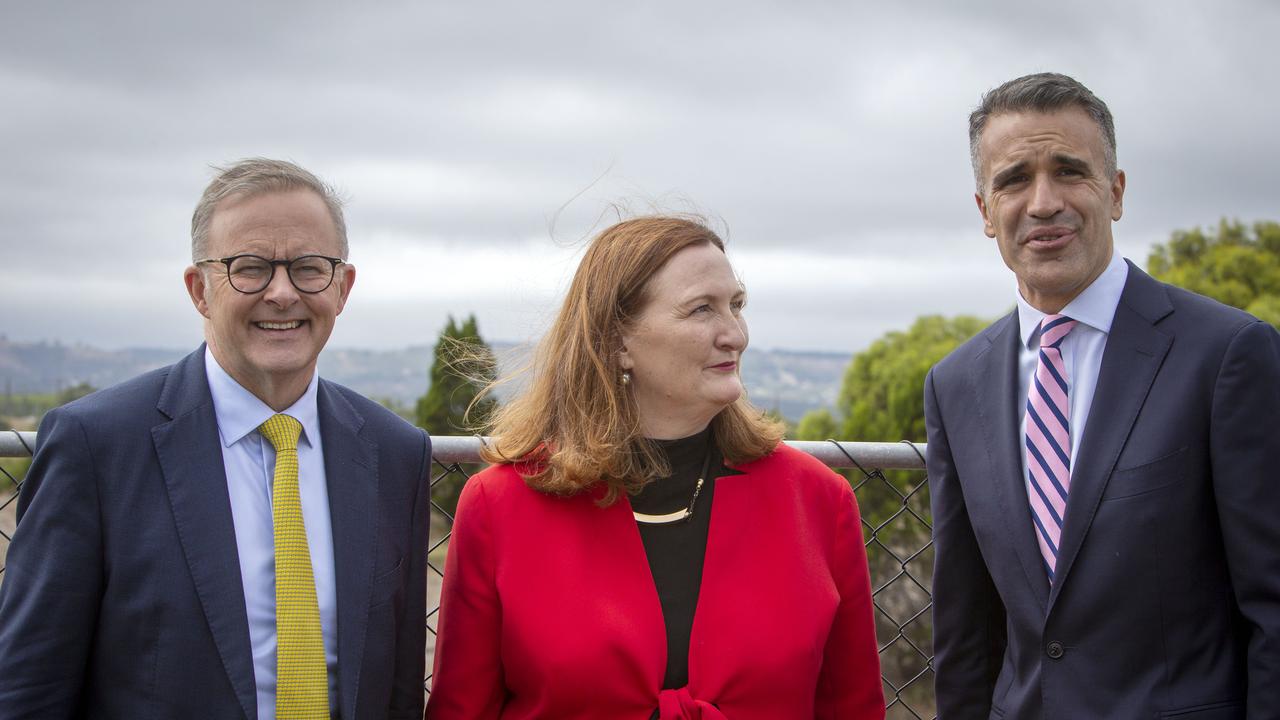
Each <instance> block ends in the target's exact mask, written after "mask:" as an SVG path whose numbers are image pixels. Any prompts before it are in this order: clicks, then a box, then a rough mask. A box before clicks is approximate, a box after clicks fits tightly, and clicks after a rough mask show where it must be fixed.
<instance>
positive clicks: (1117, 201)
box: [1111, 170, 1125, 222]
mask: <svg viewBox="0 0 1280 720" xmlns="http://www.w3.org/2000/svg"><path fill="white" fill-rule="evenodd" d="M1124 184H1125V177H1124V171H1123V170H1117V171H1116V176H1115V179H1113V180H1112V181H1111V221H1112V222H1115V221H1116V220H1119V219H1120V216H1121V215H1124Z"/></svg>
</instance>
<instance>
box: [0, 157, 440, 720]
mask: <svg viewBox="0 0 1280 720" xmlns="http://www.w3.org/2000/svg"><path fill="white" fill-rule="evenodd" d="M346 258H347V239H346V228H345V225H344V223H343V219H342V208H341V204H340V202H339V201H338V200H337V198H336V197H335V196H334V194H333V192H332V190H331V189H330V188H329V187H328V186H327V185H325V184H324V183H323V182H321V181H320V180H319V179H317V178H316V177H315V176H314V175H312V174H311V173H309V172H307V171H306V170H303V169H302V168H299V167H297V166H296V165H293V164H291V163H287V162H280V161H274V160H265V159H251V160H245V161H241V162H239V163H236V164H234V165H232V166H230V167H228V168H226V169H224V170H223V171H221V172H220V174H219V175H218V176H217V177H216V178H215V179H214V180H213V182H212V183H211V184H210V185H209V187H208V188H206V190H205V192H204V195H203V197H202V198H201V200H200V203H199V205H198V206H197V207H196V211H195V215H194V217H193V219H192V265H191V267H189V268H187V270H186V272H185V275H184V277H185V281H186V286H187V289H188V291H189V294H190V296H191V299H192V302H193V303H194V304H195V307H196V309H197V310H198V311H199V312H200V314H201V315H202V316H203V317H204V326H205V338H206V345H204V346H202V347H201V348H199V349H198V350H196V351H195V352H193V353H192V354H191V355H188V356H187V357H186V358H185V359H183V360H181V361H179V362H178V363H177V364H176V365H173V366H171V367H167V368H164V369H161V370H157V371H154V372H151V373H147V374H145V375H142V376H141V377H138V378H135V379H133V380H130V381H128V382H126V383H124V384H122V385H119V386H116V387H113V388H110V389H107V390H103V391H102V392H98V393H94V394H93V395H90V396H88V397H86V398H83V399H81V400H79V401H77V402H74V403H71V404H69V405H66V406H64V407H62V408H59V409H57V410H54V411H52V412H50V413H49V414H48V415H47V416H46V417H45V419H44V421H43V422H42V423H41V426H40V431H39V435H38V438H39V446H38V447H37V449H36V454H35V458H34V460H33V462H32V465H31V468H30V471H29V473H28V475H27V480H26V483H25V484H24V485H23V488H22V493H21V496H20V497H19V501H18V526H17V531H16V533H15V534H14V537H13V542H12V545H11V546H10V549H9V556H8V567H7V569H6V571H5V578H4V585H3V588H2V589H0V716H3V717H4V718H6V719H7V720H11V719H13V718H69V717H83V718H99V717H101V718H107V717H110V718H142V717H148V718H246V719H248V720H255V719H266V718H273V717H278V718H280V720H285V719H286V718H290V717H303V716H304V713H303V711H301V710H297V709H296V708H299V707H305V708H307V712H309V714H307V715H305V716H307V717H317V716H319V717H342V718H348V719H349V720H354V719H355V718H369V719H373V718H388V717H396V718H414V719H415V720H420V718H421V717H422V707H423V686H422V678H423V646H424V641H425V634H426V630H425V595H426V573H425V567H426V542H427V524H428V512H427V502H428V501H427V496H428V489H427V484H428V473H429V468H430V462H431V446H430V441H429V440H428V438H427V437H426V434H425V433H423V432H422V431H420V430H418V429H416V428H414V427H412V426H411V425H409V424H408V423H406V422H404V421H403V420H401V419H399V418H398V417H396V416H395V415H393V414H392V413H390V412H388V411H387V410H385V409H383V408H382V407H380V406H378V405H377V404H375V403H373V402H370V401H369V400H366V399H365V398H363V397H361V396H360V395H358V394H356V393H354V392H352V391H351V390H348V389H346V388H344V387H341V386H339V385H335V384H333V383H330V382H327V381H325V380H321V379H319V378H318V377H317V375H316V357H317V355H319V353H320V350H321V348H323V347H324V344H325V342H326V340H328V338H329V334H330V331H331V330H332V329H333V325H334V321H335V318H336V317H337V315H338V314H339V313H340V312H341V311H342V308H343V306H344V304H345V303H346V301H347V298H348V296H349V294H350V292H351V288H352V285H353V283H354V282H355V268H354V267H352V266H351V265H349V264H348V263H346ZM281 416H288V417H287V418H284V419H283V420H284V421H285V422H286V423H287V424H288V425H289V426H290V427H292V428H293V430H294V432H295V433H296V434H297V441H296V450H295V449H294V448H293V446H292V445H290V441H289V440H287V439H286V440H283V441H281V443H282V444H281V445H279V447H281V448H282V449H281V450H280V451H277V450H276V447H277V441H276V440H275V439H273V438H272V437H270V433H269V432H268V427H269V426H268V425H266V424H264V423H265V421H267V420H269V419H270V420H273V422H274V421H276V420H280V419H281ZM260 428H261V429H260ZM285 448H287V450H286V449H285ZM286 453H288V454H287V455H286ZM277 456H280V457H282V458H289V460H288V461H287V462H282V463H281V464H280V466H279V467H277V464H276V459H277ZM294 456H296V463H295V462H293V460H292V458H293V457H294ZM295 467H296V470H293V469H292V468H295ZM286 497H289V498H292V500H291V502H290V503H285V502H283V501H282V502H280V503H277V502H275V500H276V499H277V498H286ZM286 506H289V507H292V508H293V510H292V511H288V510H284V509H281V508H285V507H286ZM273 510H277V511H278V512H281V513H286V512H292V513H293V514H292V515H291V516H290V518H289V519H288V520H287V521H286V520H283V519H281V520H277V519H275V518H274V517H273ZM277 517H280V518H283V517H284V515H283V514H282V515H279V516H277ZM285 525H288V526H289V528H291V531H296V533H297V534H295V535H292V536H291V537H293V538H294V539H296V541H297V542H296V543H295V544H294V545H283V546H277V545H275V543H278V542H285V541H282V540H281V539H280V535H278V534H277V535H273V533H275V532H277V531H279V532H283V530H282V528H283V526H285ZM286 541H287V540H286ZM277 547H282V548H287V551H281V552H277V551H276V548H277ZM299 548H300V549H299ZM286 563H287V567H288V568H289V570H288V572H287V573H286V575H287V577H286V576H285V575H280V574H278V572H277V571H278V570H280V568H282V567H285V564H286ZM304 566H305V572H303V571H302V570H300V568H303V567H304ZM299 573H302V574H299ZM278 593H283V595H278ZM298 597H302V598H304V600H297V598H298ZM278 599H279V600H280V603H282V604H284V605H285V606H286V607H289V608H291V609H290V610H289V612H287V613H286V612H283V611H282V613H281V617H282V619H281V620H280V622H281V624H280V625H279V626H278V625H277V620H278V618H277V612H276V611H277V606H278V604H279V603H278V602H277V601H278ZM294 608H300V609H294ZM278 661H279V664H277V662H278ZM299 678H302V679H299Z"/></svg>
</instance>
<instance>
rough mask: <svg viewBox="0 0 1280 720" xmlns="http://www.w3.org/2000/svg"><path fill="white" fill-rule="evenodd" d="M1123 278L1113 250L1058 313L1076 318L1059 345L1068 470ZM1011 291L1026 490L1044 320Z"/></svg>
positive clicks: (1090, 400) (1122, 264)
mask: <svg viewBox="0 0 1280 720" xmlns="http://www.w3.org/2000/svg"><path fill="white" fill-rule="evenodd" d="M1128 278H1129V266H1128V265H1127V264H1126V263H1125V261H1124V258H1122V257H1120V255H1119V254H1117V253H1116V252H1114V251H1112V253H1111V262H1110V263H1108V264H1107V268H1106V269H1105V270H1103V271H1102V274H1101V275H1099V276H1098V277H1097V279H1095V280H1094V281H1093V282H1092V283H1090V285H1089V287H1087V288H1085V289H1084V290H1083V291H1081V293H1080V294H1079V295H1077V296H1076V297H1075V299H1073V300H1072V301H1071V302H1069V303H1067V306H1066V307H1064V308H1062V311H1061V312H1060V313H1058V314H1060V315H1066V316H1067V317H1069V318H1071V319H1072V320H1076V321H1078V322H1077V324H1076V326H1075V327H1074V328H1072V329H1071V332H1069V333H1067V335H1066V337H1065V338H1063V340H1062V344H1061V345H1059V348H1060V350H1061V351H1062V362H1063V364H1064V365H1065V366H1066V368H1067V377H1068V379H1069V381H1068V387H1069V389H1068V391H1067V399H1068V400H1069V401H1070V403H1071V468H1072V471H1073V472H1074V470H1075V467H1076V453H1077V452H1078V451H1079V449H1080V438H1082V437H1084V428H1085V425H1086V423H1088V422H1089V409H1090V408H1091V407H1092V406H1093V391H1094V389H1095V388H1097V386H1098V373H1099V372H1100V371H1101V370H1102V353H1103V351H1104V350H1106V349H1107V335H1108V334H1110V332H1111V321H1112V319H1114V318H1115V315H1116V307H1117V306H1119V305H1120V294H1121V293H1122V292H1124V283H1125V281H1126V280H1127V279H1128ZM1016 294H1017V296H1018V330H1019V332H1020V333H1021V334H1022V345H1021V346H1020V350H1019V353H1018V414H1019V416H1020V417H1021V418H1022V419H1021V423H1020V424H1019V426H1018V447H1019V448H1020V449H1021V450H1022V452H1021V453H1020V455H1021V457H1022V477H1023V480H1024V482H1026V483H1027V492H1031V475H1030V473H1029V472H1028V471H1027V453H1026V449H1025V448H1026V440H1025V438H1026V436H1027V392H1028V390H1029V389H1030V387H1031V377H1032V375H1033V374H1034V373H1035V371H1036V365H1037V364H1038V363H1039V362H1040V321H1041V320H1042V319H1044V316H1045V313H1043V312H1041V311H1039V310H1037V309H1035V308H1034V307H1032V306H1031V305H1030V304H1029V303H1028V302H1027V301H1026V300H1025V299H1024V298H1023V297H1022V293H1021V292H1017V293H1016ZM1069 496H1070V491H1068V497H1069ZM1068 502H1070V501H1069V500H1068Z"/></svg>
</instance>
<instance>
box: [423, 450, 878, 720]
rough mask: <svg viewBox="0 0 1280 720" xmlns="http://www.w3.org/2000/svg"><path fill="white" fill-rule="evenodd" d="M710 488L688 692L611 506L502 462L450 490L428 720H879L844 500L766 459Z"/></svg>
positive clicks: (792, 464) (798, 462)
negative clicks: (671, 673)
mask: <svg viewBox="0 0 1280 720" xmlns="http://www.w3.org/2000/svg"><path fill="white" fill-rule="evenodd" d="M736 469H737V470H739V471H741V472H742V473H744V474H742V475H729V476H725V477H721V478H718V479H717V480H716V488H715V494H714V497H713V501H712V510H711V527H710V534H709V536H708V538H707V550H706V560H705V565H704V567H703V573H702V588H701V591H700V593H699V597H698V607H697V610H696V613H695V616H694V621H693V633H692V637H691V641H690V647H689V685H688V686H687V687H685V688H681V689H680V690H679V691H662V687H661V686H662V678H663V672H664V670H665V668H666V652H667V648H666V632H665V625H664V622H663V617H662V608H661V605H660V604H659V602H658V594H657V591H656V590H655V588H654V585H653V575H652V574H651V572H650V570H649V564H648V560H647V558H646V556H645V551H644V546H643V545H642V544H641V541H640V532H639V530H638V529H637V527H636V522H635V520H634V519H633V518H632V516H631V505H630V503H629V502H628V501H627V500H626V499H625V498H624V499H622V500H620V501H619V502H617V503H615V504H613V505H611V506H610V507H607V508H601V507H599V506H597V505H596V504H595V498H597V497H599V494H598V493H584V494H580V495H578V496H575V497H569V498H565V497H555V496H551V495H546V494H543V493H540V492H537V491H535V490H532V489H530V488H529V486H528V485H526V484H525V483H524V481H523V480H522V479H521V478H520V476H519V475H518V474H517V472H516V471H515V469H513V468H512V467H511V466H510V465H498V466H495V467H491V468H489V469H487V470H485V471H483V472H481V473H478V474H477V475H476V476H475V477H473V478H471V480H470V481H469V482H468V483H467V485H466V487H465V488H464V489H463V491H462V497H461V500H460V501H459V503H458V513H457V518H456V520H455V522H454V526H453V538H452V540H451V541H450V546H449V556H448V560H447V561H446V565H445V567H446V572H445V579H444V588H443V591H442V593H443V594H442V598H441V610H440V624H439V636H438V638H437V644H436V656H435V672H434V681H433V683H434V685H433V688H432V693H431V698H430V701H429V702H428V705H427V712H426V715H427V717H428V718H430V720H454V719H455V718H457V719H458V720H477V719H485V718H502V719H503V720H517V719H520V720H523V719H525V718H528V719H529V720H533V719H534V718H556V719H565V720H569V719H573V718H581V719H582V720H587V719H590V720H601V719H602V718H608V719H609V720H649V718H650V717H651V716H652V714H653V711H654V710H655V709H657V708H658V707H659V705H661V706H662V715H661V717H662V720H677V719H680V720H686V719H687V720H697V719H698V718H704V719H708V720H710V719H716V720H718V719H720V718H726V719H727V720H755V719H757V718H758V719H759V720H766V719H768V720H787V719H788V718H795V719H796V720H800V719H801V718H803V719H804V720H811V719H813V718H842V719H852V720H864V719H871V718H876V719H879V718H883V717H884V712H885V706H884V696H883V694H882V690H881V684H880V665H879V657H878V655H877V652H876V639H875V629H874V626H873V621H872V610H871V588H870V581H869V579H868V576H867V559H866V550H865V547H864V545H863V540H862V528H861V523H860V521H859V518H858V508H857V504H856V502H855V500H854V496H853V491H852V490H851V489H850V487H849V484H848V482H847V481H845V479H844V478H842V477H840V476H839V475H836V474H835V473H833V472H832V471H831V470H829V469H828V468H827V467H826V466H824V465H822V464H821V463H820V462H818V461H817V460H815V459H813V458H812V457H810V456H808V455H806V454H804V453H801V452H799V451H797V450H793V449H791V448H789V447H787V446H785V445H780V446H779V447H778V449H777V450H776V451H774V452H773V453H772V454H770V455H768V456H767V457H764V458H761V459H760V460H757V461H755V462H751V463H747V464H745V465H742V466H739V467H737V468H736Z"/></svg>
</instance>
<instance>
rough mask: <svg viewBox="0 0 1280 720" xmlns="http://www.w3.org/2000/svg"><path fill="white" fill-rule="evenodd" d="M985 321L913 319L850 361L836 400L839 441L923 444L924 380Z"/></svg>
mask: <svg viewBox="0 0 1280 720" xmlns="http://www.w3.org/2000/svg"><path fill="white" fill-rule="evenodd" d="M988 322H989V321H987V320H982V319H979V318H976V317H972V316H968V315H962V316H959V317H955V318H944V317H942V316H940V315H927V316H924V317H920V318H917V319H916V321H915V322H914V323H912V325H911V327H910V328H909V329H908V330H907V331H906V332H902V331H897V330H895V331H893V332H890V333H888V334H886V335H885V336H884V337H882V338H880V339H879V340H877V341H875V342H874V343H872V344H871V347H869V348H867V349H866V350H864V351H862V352H860V353H858V354H857V355H855V356H854V358H853V362H851V363H850V364H849V367H848V369H847V370H845V373H844V383H843V384H842V385H841V386H840V395H839V397H838V398H837V399H836V410H837V412H838V413H839V415H840V416H841V418H842V420H843V422H842V424H841V426H840V435H841V437H840V439H844V440H864V441H890V442H892V441H894V440H911V441H913V442H924V440H925V431H924V403H923V397H924V378H925V375H927V374H928V372H929V369H930V368H932V367H933V366H934V364H935V363H937V362H938V361H939V360H941V359H942V358H943V357H945V356H946V355H947V353H949V352H951V351H952V350H954V349H955V348H956V347H958V346H959V345H960V344H961V343H963V342H964V341H965V340H968V339H969V338H971V337H973V336H974V335H975V334H977V332H978V331H979V330H981V329H982V328H984V327H986V326H987V324H988Z"/></svg>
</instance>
